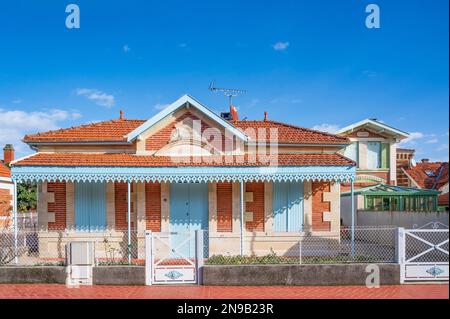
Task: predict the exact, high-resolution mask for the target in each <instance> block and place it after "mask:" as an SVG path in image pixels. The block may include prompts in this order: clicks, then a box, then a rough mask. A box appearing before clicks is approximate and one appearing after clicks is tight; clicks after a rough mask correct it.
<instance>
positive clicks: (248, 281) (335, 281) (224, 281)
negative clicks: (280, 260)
mask: <svg viewBox="0 0 450 319" xmlns="http://www.w3.org/2000/svg"><path fill="white" fill-rule="evenodd" d="M377 265H378V266H379V269H380V284H381V285H398V284H400V266H399V265H398V264H377ZM367 266H368V264H342V265H341V264H339V265H338V264H336V265H226V266H222V265H220V266H218V265H217V266H216V265H214V266H205V267H204V270H203V284H204V285H206V286H207V285H209V286H218V285H228V286H258V285H261V286H262V285H274V286H280V285H282V286H289V285H292V286H334V285H339V286H343V285H354V286H361V285H365V284H366V278H367V276H368V275H369V272H366V267H367Z"/></svg>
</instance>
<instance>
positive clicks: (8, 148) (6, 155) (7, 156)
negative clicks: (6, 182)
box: [3, 144, 14, 165]
mask: <svg viewBox="0 0 450 319" xmlns="http://www.w3.org/2000/svg"><path fill="white" fill-rule="evenodd" d="M3 161H4V163H5V165H8V164H9V163H11V162H12V161H14V147H13V146H12V144H6V145H5V147H4V148H3Z"/></svg>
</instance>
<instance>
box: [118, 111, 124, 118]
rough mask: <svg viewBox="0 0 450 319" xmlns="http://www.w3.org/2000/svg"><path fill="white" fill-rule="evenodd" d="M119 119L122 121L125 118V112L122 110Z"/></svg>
mask: <svg viewBox="0 0 450 319" xmlns="http://www.w3.org/2000/svg"><path fill="white" fill-rule="evenodd" d="M119 119H121V120H123V119H124V117H123V110H120V112H119Z"/></svg>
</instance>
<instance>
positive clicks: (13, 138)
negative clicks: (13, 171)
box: [0, 109, 81, 156]
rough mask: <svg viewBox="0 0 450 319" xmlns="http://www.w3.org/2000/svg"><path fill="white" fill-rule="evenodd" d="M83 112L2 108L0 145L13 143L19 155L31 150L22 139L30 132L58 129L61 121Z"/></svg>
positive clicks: (0, 112) (0, 113)
mask: <svg viewBox="0 0 450 319" xmlns="http://www.w3.org/2000/svg"><path fill="white" fill-rule="evenodd" d="M80 116H81V114H79V113H71V112H67V111H64V110H60V109H51V110H48V111H45V112H40V111H36V112H26V111H22V110H4V109H0V146H2V145H4V144H8V143H9V144H13V145H14V148H15V149H16V151H17V153H18V156H22V155H24V153H27V152H29V149H28V148H27V147H26V145H25V144H23V143H22V142H21V139H22V138H23V137H24V136H25V135H26V134H30V133H36V132H40V131H48V130H54V129H58V128H59V127H60V126H59V122H61V121H65V120H70V119H76V118H79V117H80Z"/></svg>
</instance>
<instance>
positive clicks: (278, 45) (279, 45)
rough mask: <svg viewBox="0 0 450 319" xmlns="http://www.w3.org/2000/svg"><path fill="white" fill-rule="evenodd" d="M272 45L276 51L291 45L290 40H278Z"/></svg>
mask: <svg viewBox="0 0 450 319" xmlns="http://www.w3.org/2000/svg"><path fill="white" fill-rule="evenodd" d="M272 47H273V49H274V50H275V51H284V50H286V49H287V48H288V47H289V42H277V43H275V44H274V45H272Z"/></svg>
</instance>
